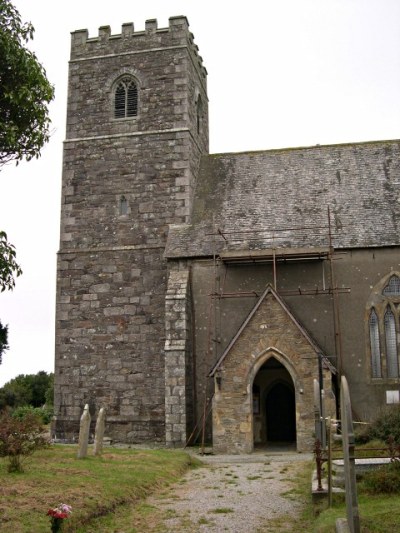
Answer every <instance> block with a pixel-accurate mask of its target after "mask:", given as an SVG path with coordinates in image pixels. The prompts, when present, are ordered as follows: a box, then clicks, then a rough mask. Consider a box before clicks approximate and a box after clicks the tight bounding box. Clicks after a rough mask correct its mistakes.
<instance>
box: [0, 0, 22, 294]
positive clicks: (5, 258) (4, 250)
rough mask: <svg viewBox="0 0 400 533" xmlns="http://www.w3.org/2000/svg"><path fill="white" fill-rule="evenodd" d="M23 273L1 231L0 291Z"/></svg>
mask: <svg viewBox="0 0 400 533" xmlns="http://www.w3.org/2000/svg"><path fill="white" fill-rule="evenodd" d="M0 1H1V0H0ZM0 90H1V89H0ZM0 98H1V97H0ZM0 128H1V124H0ZM0 135H1V133H0ZM0 150H1V147H0ZM21 274H22V270H21V267H20V266H19V265H18V263H17V261H16V252H15V247H14V245H13V244H11V243H9V242H8V240H7V234H6V233H5V232H4V231H0V291H1V292H3V291H5V290H6V289H7V290H12V289H13V288H14V287H15V278H16V277H18V276H20V275H21Z"/></svg>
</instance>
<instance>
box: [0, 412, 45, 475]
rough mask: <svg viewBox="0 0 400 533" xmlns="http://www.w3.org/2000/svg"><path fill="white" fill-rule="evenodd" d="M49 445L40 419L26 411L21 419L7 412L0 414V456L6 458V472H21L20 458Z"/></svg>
mask: <svg viewBox="0 0 400 533" xmlns="http://www.w3.org/2000/svg"><path fill="white" fill-rule="evenodd" d="M47 446H49V441H48V439H47V438H46V437H45V435H44V434H43V427H42V422H41V419H40V418H39V417H38V416H36V415H35V414H33V413H27V414H26V415H25V416H24V417H23V418H22V419H21V420H20V419H18V418H15V417H13V416H11V415H10V414H9V413H8V412H3V413H2V414H1V415H0V457H6V458H7V459H8V466H7V470H8V472H22V471H23V468H22V459H23V458H24V457H26V456H28V455H32V454H33V453H34V452H35V451H36V450H39V449H41V448H45V447H47Z"/></svg>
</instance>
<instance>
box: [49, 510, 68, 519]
mask: <svg viewBox="0 0 400 533" xmlns="http://www.w3.org/2000/svg"><path fill="white" fill-rule="evenodd" d="M47 515H48V516H51V517H52V518H68V515H67V513H63V512H61V511H59V510H58V509H49V510H48V511H47Z"/></svg>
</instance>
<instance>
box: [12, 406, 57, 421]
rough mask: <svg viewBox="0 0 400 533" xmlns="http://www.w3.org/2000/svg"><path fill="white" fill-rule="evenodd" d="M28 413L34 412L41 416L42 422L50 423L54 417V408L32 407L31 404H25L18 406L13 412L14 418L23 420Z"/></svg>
mask: <svg viewBox="0 0 400 533" xmlns="http://www.w3.org/2000/svg"><path fill="white" fill-rule="evenodd" d="M27 414H33V415H35V416H37V417H38V418H40V420H41V421H42V424H49V423H50V422H51V419H52V417H53V409H52V408H49V407H46V406H45V407H32V406H31V405H24V406H22V407H17V408H16V409H14V411H13V412H12V416H13V417H14V418H18V420H23V419H24V418H25V417H26V415H27Z"/></svg>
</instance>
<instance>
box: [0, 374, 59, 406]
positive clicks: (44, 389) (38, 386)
mask: <svg viewBox="0 0 400 533" xmlns="http://www.w3.org/2000/svg"><path fill="white" fill-rule="evenodd" d="M53 378H54V376H53V374H47V372H44V371H43V370H41V371H40V372H38V373H37V374H27V375H24V374H20V375H19V376H17V377H16V378H14V379H12V380H11V381H9V382H7V383H6V384H5V385H4V386H3V387H2V388H0V409H1V408H4V407H11V408H16V407H23V406H26V405H30V406H32V407H42V406H43V405H45V404H47V401H46V399H47V398H48V397H50V396H51V395H52V394H53V387H54V384H53ZM52 404H53V402H51V404H50V405H52Z"/></svg>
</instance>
